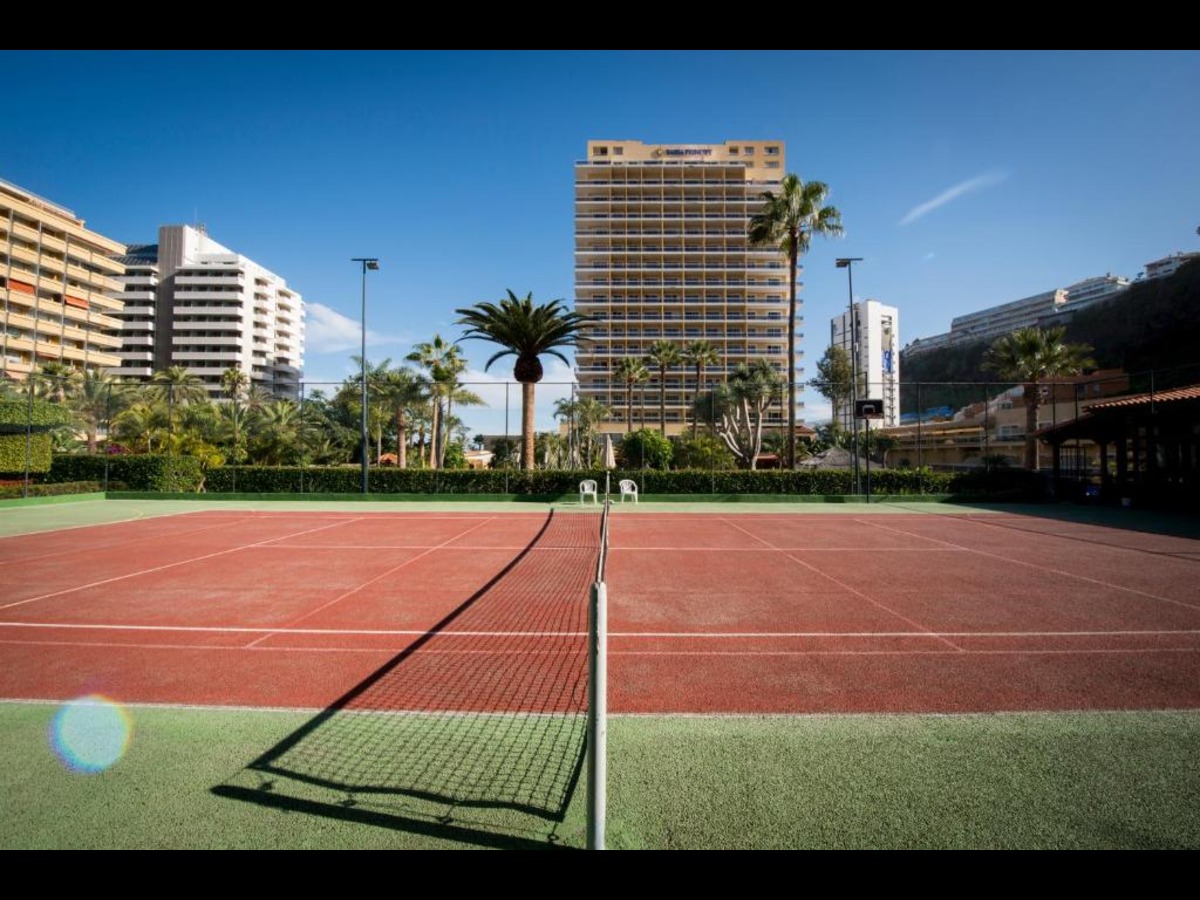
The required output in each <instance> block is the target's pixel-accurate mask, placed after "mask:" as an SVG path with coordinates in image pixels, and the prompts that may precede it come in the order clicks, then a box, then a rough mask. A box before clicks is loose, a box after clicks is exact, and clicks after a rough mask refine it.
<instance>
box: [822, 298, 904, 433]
mask: <svg viewBox="0 0 1200 900" xmlns="http://www.w3.org/2000/svg"><path fill="white" fill-rule="evenodd" d="M852 311H853V328H852V327H851V310H847V311H846V312H844V313H842V314H841V315H838V316H834V317H833V319H832V320H830V334H829V344H830V346H832V347H841V348H842V349H843V350H845V351H846V353H847V354H849V356H850V358H851V359H852V360H853V359H854V358H855V355H856V351H857V357H858V398H859V399H860V400H865V399H868V398H877V399H882V400H883V420H882V421H881V422H879V423H878V424H879V425H881V426H885V427H886V426H892V425H899V424H900V310H899V309H897V308H896V307H894V306H885V305H884V304H883V303H880V302H879V301H878V300H860V301H859V302H858V303H855V304H854V306H853V308H852ZM837 417H838V419H839V420H840V422H841V425H842V427H843V428H845V429H847V430H849V429H852V428H853V427H854V410H853V408H852V407H850V405H849V404H847V405H846V407H845V408H844V409H840V410H837Z"/></svg>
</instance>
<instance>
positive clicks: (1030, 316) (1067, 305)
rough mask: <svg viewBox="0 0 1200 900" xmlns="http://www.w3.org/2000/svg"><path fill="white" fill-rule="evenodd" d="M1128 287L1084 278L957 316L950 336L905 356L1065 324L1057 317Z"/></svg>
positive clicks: (1118, 280) (1114, 280) (916, 344)
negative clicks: (1028, 329) (1038, 327)
mask: <svg viewBox="0 0 1200 900" xmlns="http://www.w3.org/2000/svg"><path fill="white" fill-rule="evenodd" d="M1128 287H1129V279H1128V278H1123V277H1121V276H1120V275H1113V274H1112V273H1111V272H1109V273H1108V274H1107V275H1097V276H1095V277H1093V278H1085V279H1083V280H1082V281H1077V282H1075V283H1074V284H1072V285H1068V286H1067V287H1065V288H1055V289H1054V290H1052V291H1043V292H1042V293H1040V294H1034V295H1033V296H1031V297H1023V298H1021V299H1020V300H1013V301H1010V302H1009V303H1001V304H1000V305H999V306H989V307H988V308H987V309H981V310H979V311H978V312H973V313H966V314H965V315H961V316H955V318H954V319H953V320H952V321H951V322H950V330H949V331H948V332H946V333H944V334H938V335H934V336H933V337H928V338H919V339H918V340H915V341H913V342H912V343H911V344H910V345H909V346H907V347H905V348H904V355H905V356H906V357H908V358H910V359H911V358H912V357H914V356H919V355H920V354H922V353H928V352H929V351H931V350H939V349H941V348H943V347H953V346H955V345H958V344H967V343H970V342H972V341H993V340H995V339H996V338H998V337H1001V336H1002V335H1005V334H1011V333H1012V332H1014V331H1016V330H1017V329H1018V328H1033V327H1036V326H1045V325H1049V324H1062V322H1063V320H1060V319H1058V318H1057V317H1059V316H1061V315H1063V314H1070V313H1073V312H1077V311H1078V310H1081V309H1086V308H1087V307H1089V306H1092V305H1093V304H1095V303H1100V302H1101V301H1103V300H1109V299H1111V298H1113V297H1115V296H1117V295H1118V294H1121V293H1122V292H1124V291H1125V290H1126V289H1127V288H1128Z"/></svg>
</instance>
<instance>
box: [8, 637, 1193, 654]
mask: <svg viewBox="0 0 1200 900" xmlns="http://www.w3.org/2000/svg"><path fill="white" fill-rule="evenodd" d="M7 645H11V646H23V647H74V648H77V649H78V648H85V647H102V648H105V649H110V650H111V649H115V648H121V649H123V650H173V651H184V650H186V651H189V652H191V651H199V652H203V653H374V654H376V655H386V656H392V655H395V654H396V653H399V652H402V651H403V650H404V649H405V648H401V647H256V646H253V645H248V646H244V647H243V646H237V647H228V646H225V647H220V646H213V645H211V644H137V643H125V642H120V641H96V642H91V641H16V640H0V646H7ZM415 652H416V653H417V654H420V655H422V656H429V655H434V656H574V655H578V653H579V652H580V650H578V649H559V650H439V649H436V648H430V647H421V648H420V649H418V650H416V651H415ZM608 652H609V655H610V656H701V657H720V656H736V657H753V656H783V657H796V656H949V657H954V658H962V657H964V656H1088V655H1091V656H1094V655H1096V654H1103V655H1112V654H1142V655H1145V654H1151V653H1200V647H1124V648H1121V647H1117V648H1113V647H1107V648H1105V647H1097V648H1083V649H1062V650H1048V649H1025V648H1019V647H1014V648H1011V649H1006V650H996V649H992V650H958V649H953V650H609V651H608Z"/></svg>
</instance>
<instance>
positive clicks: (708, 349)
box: [682, 341, 721, 440]
mask: <svg viewBox="0 0 1200 900" xmlns="http://www.w3.org/2000/svg"><path fill="white" fill-rule="evenodd" d="M682 355H683V361H684V362H686V363H687V364H688V365H689V366H694V367H695V369H696V393H695V394H694V395H693V402H692V405H693V407H694V406H695V398H696V397H699V396H700V392H701V390H702V389H703V387H704V385H703V383H702V382H703V379H704V369H705V367H706V366H715V365H716V364H717V363H719V362H720V361H721V354H720V353H718V352H717V348H716V347H714V346H713V345H712V343H711V342H709V341H691V342H690V343H689V344H688V345H687V346H686V347H684V348H683V354H682ZM699 424H700V420H699V419H698V418H696V416H695V415H693V416H692V440H695V439H696V431H697V427H698V426H699Z"/></svg>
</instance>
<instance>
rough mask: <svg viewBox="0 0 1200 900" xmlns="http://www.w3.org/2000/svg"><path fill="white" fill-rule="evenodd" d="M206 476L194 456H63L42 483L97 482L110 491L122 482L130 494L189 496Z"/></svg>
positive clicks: (59, 457) (56, 461)
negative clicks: (147, 493) (146, 492)
mask: <svg viewBox="0 0 1200 900" xmlns="http://www.w3.org/2000/svg"><path fill="white" fill-rule="evenodd" d="M106 467H107V471H106ZM203 477H204V473H203V471H202V470H201V468H200V461H199V460H198V459H195V458H194V457H191V456H130V455H119V456H102V455H97V456H87V455H84V454H64V455H59V456H55V457H54V461H53V462H52V463H51V465H50V471H49V473H48V474H47V475H46V476H45V477H44V478H43V479H42V481H44V482H64V481H97V482H100V484H101V485H104V484H107V485H108V487H109V489H113V484H114V482H120V483H121V484H122V485H123V487H125V488H127V489H128V490H131V491H161V492H164V493H188V492H191V491H196V490H199V489H200V484H201V482H202V480H203Z"/></svg>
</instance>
